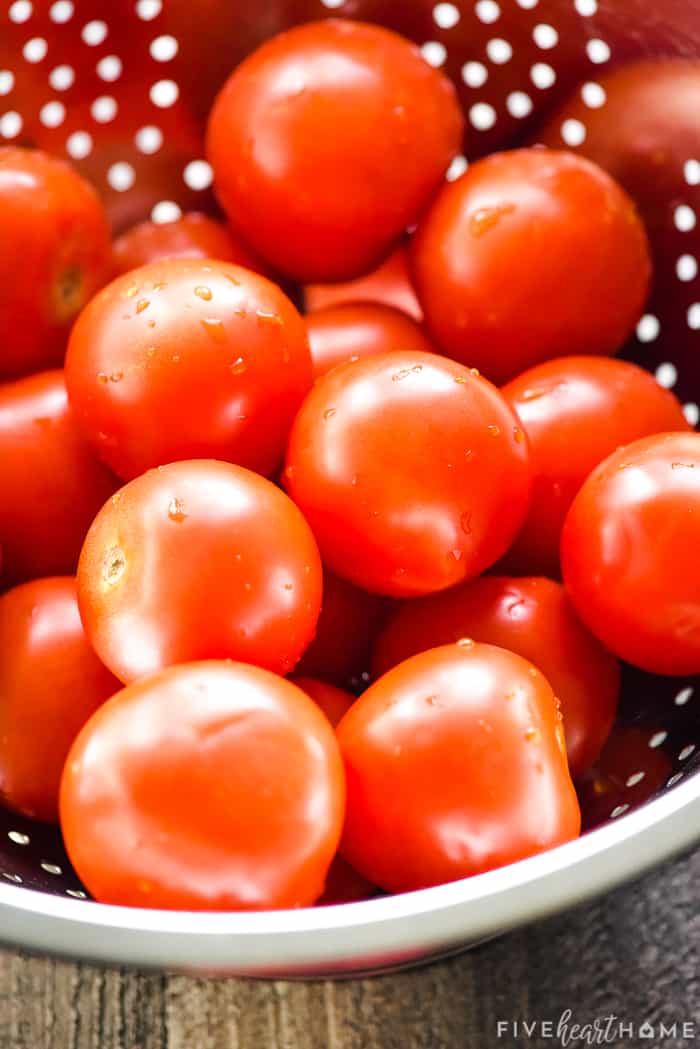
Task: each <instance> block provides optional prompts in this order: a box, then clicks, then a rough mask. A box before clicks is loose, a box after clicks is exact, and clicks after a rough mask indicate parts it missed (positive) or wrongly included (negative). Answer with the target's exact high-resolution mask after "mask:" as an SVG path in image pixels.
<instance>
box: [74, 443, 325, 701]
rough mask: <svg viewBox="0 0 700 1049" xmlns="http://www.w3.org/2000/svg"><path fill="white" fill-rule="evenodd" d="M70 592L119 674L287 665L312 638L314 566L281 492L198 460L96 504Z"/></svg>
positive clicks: (303, 527) (308, 539)
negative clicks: (202, 665)
mask: <svg viewBox="0 0 700 1049" xmlns="http://www.w3.org/2000/svg"><path fill="white" fill-rule="evenodd" d="M78 596H79V601H80V612H81V615H82V617H83V622H84V624H85V629H86V631H87V634H88V637H89V638H90V641H91V642H92V644H93V646H94V648H95V651H96V652H97V654H98V655H99V656H100V658H101V659H102V660H103V661H104V662H105V663H106V665H107V666H108V667H109V668H110V669H111V670H113V671H114V673H115V674H116V675H117V677H119V678H120V679H121V680H122V681H125V682H130V681H133V680H134V679H135V678H138V677H142V676H143V675H145V674H151V673H154V672H155V671H157V670H160V669H161V668H163V667H165V666H169V665H170V664H173V663H186V662H189V661H191V660H195V659H209V658H224V657H230V658H231V659H240V660H242V661H245V662H247V663H254V664H257V665H259V666H264V667H267V668H268V669H270V670H275V671H278V672H279V673H288V672H289V671H290V670H291V669H292V668H293V666H294V664H295V663H296V662H297V660H298V659H299V657H300V656H301V654H302V652H303V651H304V649H305V648H306V646H307V645H308V644H309V641H310V640H311V638H312V637H313V634H314V628H315V626H316V620H317V619H318V613H319V609H320V607H321V563H320V561H319V557H318V550H317V548H316V544H315V543H314V539H313V536H312V535H311V532H310V530H309V527H308V525H307V524H306V521H305V520H304V518H303V517H302V516H301V514H300V513H299V511H298V510H297V508H296V507H295V506H294V504H293V503H292V502H291V501H290V500H289V499H288V498H287V496H286V495H285V494H284V492H281V491H280V490H279V488H276V487H275V485H273V484H272V483H271V482H270V481H266V480H265V479H264V478H262V477H259V476H258V475H257V474H254V473H251V472H250V471H248V470H243V469H241V467H238V466H231V465H229V464H228V463H219V462H214V461H211V460H205V459H198V460H192V461H190V462H182V463H172V464H170V465H169V466H164V467H161V468H160V469H158V470H151V471H149V472H148V473H146V474H143V475H142V476H141V477H139V478H137V479H136V480H135V481H131V483H130V484H128V485H126V486H125V487H124V488H122V489H121V491H119V492H117V494H116V495H115V496H113V497H112V499H111V500H110V501H109V502H108V503H107V504H106V505H105V506H104V508H103V509H102V510H101V511H100V513H99V514H98V515H97V517H96V519H95V522H94V524H93V525H92V527H91V529H90V531H89V532H88V536H87V539H86V540H85V545H84V547H83V552H82V554H81V556H80V564H79V566H78Z"/></svg>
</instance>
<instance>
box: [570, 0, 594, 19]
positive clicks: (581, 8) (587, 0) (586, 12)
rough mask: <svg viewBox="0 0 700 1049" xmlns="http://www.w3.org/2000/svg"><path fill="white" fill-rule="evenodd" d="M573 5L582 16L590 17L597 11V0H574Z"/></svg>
mask: <svg viewBox="0 0 700 1049" xmlns="http://www.w3.org/2000/svg"><path fill="white" fill-rule="evenodd" d="M574 7H575V8H576V10H577V12H578V13H579V14H580V15H581V16H582V17H583V18H591V17H592V16H593V15H595V14H597V13H598V0H574Z"/></svg>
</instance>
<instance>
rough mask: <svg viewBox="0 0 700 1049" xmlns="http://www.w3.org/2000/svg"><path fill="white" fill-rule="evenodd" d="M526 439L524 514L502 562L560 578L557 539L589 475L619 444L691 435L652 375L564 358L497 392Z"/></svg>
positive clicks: (602, 360) (613, 363)
mask: <svg viewBox="0 0 700 1049" xmlns="http://www.w3.org/2000/svg"><path fill="white" fill-rule="evenodd" d="M501 392H502V394H503V396H504V397H505V399H506V400H507V401H508V403H509V404H510V406H511V408H513V410H514V411H515V412H517V414H518V416H519V418H520V421H521V423H522V424H523V429H524V430H525V433H526V434H527V436H528V438H529V439H530V453H531V462H532V471H533V496H532V504H531V506H530V513H529V515H528V518H527V520H526V522H525V525H524V527H523V530H522V532H521V533H520V535H519V536H518V538H517V539H516V541H515V545H514V546H513V547H512V549H511V550H510V552H509V553H508V554H507V555H506V561H505V564H506V565H507V566H508V569H509V570H511V571H513V572H514V573H515V574H520V573H521V572H541V573H543V574H545V575H551V576H553V577H555V578H557V577H558V576H559V540H560V537H561V529H562V525H563V524H564V518H565V517H566V514H567V511H568V509H569V507H570V506H571V502H572V500H573V498H574V496H575V495H576V493H577V492H578V490H579V488H580V487H581V485H582V484H583V482H584V481H585V480H586V478H587V477H588V475H589V473H590V472H591V470H592V469H593V468H594V467H595V466H597V465H598V463H601V462H602V461H603V459H605V458H607V456H608V455H610V454H611V453H612V452H614V451H615V450H616V449H617V448H619V447H620V445H623V444H629V442H630V441H636V440H637V439H638V438H639V437H647V436H649V435H651V434H655V433H662V432H664V431H666V430H689V429H690V427H689V425H688V423H687V421H686V418H685V416H684V414H683V409H682V407H681V405H680V404H679V402H678V400H677V399H676V398H675V397H674V396H673V394H672V393H671V392H670V391H669V390H664V389H663V387H661V386H659V384H658V383H657V381H656V379H655V378H654V377H653V375H650V374H649V372H646V371H644V370H643V369H642V368H638V367H637V366H636V365H635V364H628V363H626V362H625V361H618V360H613V359H611V358H610V357H562V358H560V359H558V360H554V361H548V362H547V363H545V364H539V365H537V366H536V367H534V368H530V369H529V370H528V371H526V372H523V374H522V375H520V376H518V378H517V379H513V381H512V382H510V383H508V385H507V386H504V387H503V389H502V391H501Z"/></svg>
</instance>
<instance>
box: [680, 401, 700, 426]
mask: <svg viewBox="0 0 700 1049" xmlns="http://www.w3.org/2000/svg"><path fill="white" fill-rule="evenodd" d="M683 414H684V415H685V417H686V419H687V420H688V422H689V423H690V425H691V426H697V425H698V423H699V422H700V407H698V405H697V404H695V402H694V401H689V402H688V403H687V404H684V405H683Z"/></svg>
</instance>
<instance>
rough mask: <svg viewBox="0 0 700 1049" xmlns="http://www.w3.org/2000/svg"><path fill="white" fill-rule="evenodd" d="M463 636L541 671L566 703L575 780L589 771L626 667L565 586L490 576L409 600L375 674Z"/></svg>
mask: <svg viewBox="0 0 700 1049" xmlns="http://www.w3.org/2000/svg"><path fill="white" fill-rule="evenodd" d="M463 637H468V638H473V639H474V640H475V641H483V642H486V643H487V644H491V645H498V646H499V647H501V648H506V649H508V650H509V651H511V652H516V653H517V654H518V655H519V656H522V657H523V658H524V659H527V660H529V661H530V662H531V663H534V664H535V666H536V667H538V669H539V670H541V671H542V673H543V674H544V676H545V677H546V679H547V681H548V682H549V684H550V685H551V686H552V688H553V689H554V694H555V695H556V697H557V699H558V700H559V701H560V703H561V712H562V716H563V719H564V734H565V736H566V749H567V754H568V759H569V768H570V769H571V774H572V775H573V776H577V775H579V774H580V773H581V772H584V771H585V770H586V769H587V768H589V767H590V766H591V765H592V764H593V762H594V761H595V759H596V758H597V757H598V754H599V753H600V750H601V747H602V746H603V744H604V742H605V740H606V739H607V737H608V735H609V733H610V729H611V728H612V725H613V721H614V720H615V711H616V708H617V698H618V693H619V691H620V668H619V665H618V663H617V660H616V659H614V658H613V656H611V655H610V654H609V653H608V652H606V651H605V649H604V648H603V647H602V645H600V644H599V642H598V641H596V640H595V638H594V637H592V636H591V635H590V634H589V633H588V631H587V630H586V629H585V628H584V627H583V626H582V625H581V623H580V622H579V621H578V619H577V617H576V616H575V614H574V612H573V609H572V607H571V604H570V602H569V599H568V597H567V596H566V593H565V591H564V588H563V587H562V586H561V585H560V584H559V583H554V582H552V581H551V580H550V579H538V578H524V579H508V578H504V577H499V576H484V577H483V578H481V579H474V580H472V582H470V583H466V584H465V585H464V586H461V587H456V588H455V589H453V590H447V591H445V593H442V594H434V595H432V596H430V597H423V598H419V599H418V600H416V601H409V602H406V603H404V604H402V605H401V606H400V607H399V608H398V609H397V610H396V612H395V613H394V614H393V615H392V617H391V619H390V621H389V624H388V626H387V627H386V629H385V631H384V633H383V634H381V635H380V637H379V640H378V642H377V646H376V648H375V652H374V659H373V661H372V671H373V674H374V676H375V677H379V676H381V675H382V674H383V673H385V672H386V671H387V670H390V669H391V667H394V666H396V665H397V664H398V663H401V662H403V660H405V659H408V658H409V656H412V655H415V654H416V653H419V652H424V651H425V650H426V649H429V648H435V647H437V646H438V645H445V644H448V643H449V642H452V641H458V640H459V639H460V638H463Z"/></svg>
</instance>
